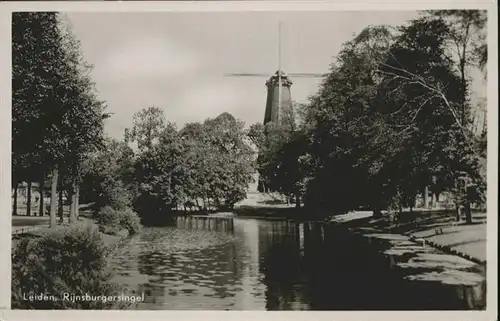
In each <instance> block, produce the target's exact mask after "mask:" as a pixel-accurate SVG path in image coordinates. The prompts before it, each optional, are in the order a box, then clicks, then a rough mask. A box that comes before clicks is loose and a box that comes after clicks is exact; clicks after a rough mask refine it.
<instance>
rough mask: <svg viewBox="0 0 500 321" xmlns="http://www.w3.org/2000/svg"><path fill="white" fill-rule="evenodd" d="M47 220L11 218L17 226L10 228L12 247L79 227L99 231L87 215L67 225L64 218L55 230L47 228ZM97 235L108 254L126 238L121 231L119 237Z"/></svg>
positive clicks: (84, 214) (124, 233) (41, 218)
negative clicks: (26, 240)
mask: <svg viewBox="0 0 500 321" xmlns="http://www.w3.org/2000/svg"><path fill="white" fill-rule="evenodd" d="M48 220H49V218H48V217H21V218H19V217H13V225H17V226H12V247H14V246H16V245H17V244H18V243H19V242H20V240H22V239H26V238H29V239H37V238H40V237H44V236H47V235H50V234H52V233H57V232H60V231H63V230H66V229H68V228H78V227H79V228H91V229H94V230H99V227H98V225H97V223H96V222H95V220H94V219H92V218H90V217H89V215H87V213H82V215H81V216H80V217H79V218H78V220H77V221H76V222H74V223H71V224H69V222H68V218H65V219H64V221H63V223H62V224H58V225H57V226H56V227H55V228H49V227H48ZM21 221H22V222H23V223H22V224H20V222H21ZM58 221H59V218H58ZM16 223H17V224H16ZM29 223H31V224H29ZM99 235H100V236H101V239H102V241H103V243H104V246H105V247H106V248H108V251H109V252H112V251H113V250H114V249H116V247H118V246H119V245H120V244H121V243H122V242H123V241H124V240H125V239H126V238H127V237H128V233H127V232H126V231H121V232H120V233H119V235H109V234H105V233H102V232H99Z"/></svg>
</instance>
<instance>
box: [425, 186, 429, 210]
mask: <svg viewBox="0 0 500 321" xmlns="http://www.w3.org/2000/svg"><path fill="white" fill-rule="evenodd" d="M424 208H425V209H427V208H429V187H428V186H425V187H424Z"/></svg>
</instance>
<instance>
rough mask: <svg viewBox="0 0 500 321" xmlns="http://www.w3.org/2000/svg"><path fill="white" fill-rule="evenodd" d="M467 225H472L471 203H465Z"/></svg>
mask: <svg viewBox="0 0 500 321" xmlns="http://www.w3.org/2000/svg"><path fill="white" fill-rule="evenodd" d="M464 210H465V223H466V224H472V210H471V204H470V202H469V201H467V202H466V203H465V207H464Z"/></svg>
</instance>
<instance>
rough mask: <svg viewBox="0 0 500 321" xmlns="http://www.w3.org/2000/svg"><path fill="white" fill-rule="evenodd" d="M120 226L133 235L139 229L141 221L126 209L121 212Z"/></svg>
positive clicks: (134, 213) (130, 210)
mask: <svg viewBox="0 0 500 321" xmlns="http://www.w3.org/2000/svg"><path fill="white" fill-rule="evenodd" d="M120 226H121V227H122V228H124V229H126V230H127V231H128V233H129V234H135V233H137V232H139V231H140V229H141V219H140V218H139V215H137V213H136V212H134V211H132V209H130V208H127V209H125V210H124V211H123V212H121V217H120Z"/></svg>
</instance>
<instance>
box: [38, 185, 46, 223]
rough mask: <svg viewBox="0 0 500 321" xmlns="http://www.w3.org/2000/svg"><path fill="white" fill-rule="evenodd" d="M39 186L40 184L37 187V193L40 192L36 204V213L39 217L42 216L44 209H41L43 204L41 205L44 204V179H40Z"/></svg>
mask: <svg viewBox="0 0 500 321" xmlns="http://www.w3.org/2000/svg"><path fill="white" fill-rule="evenodd" d="M39 184H40V185H39V191H40V203H39V204H38V205H39V206H38V212H39V216H43V214H44V208H43V206H44V204H43V203H44V202H43V190H44V188H45V180H44V178H42V179H41V180H40V183H39Z"/></svg>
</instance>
